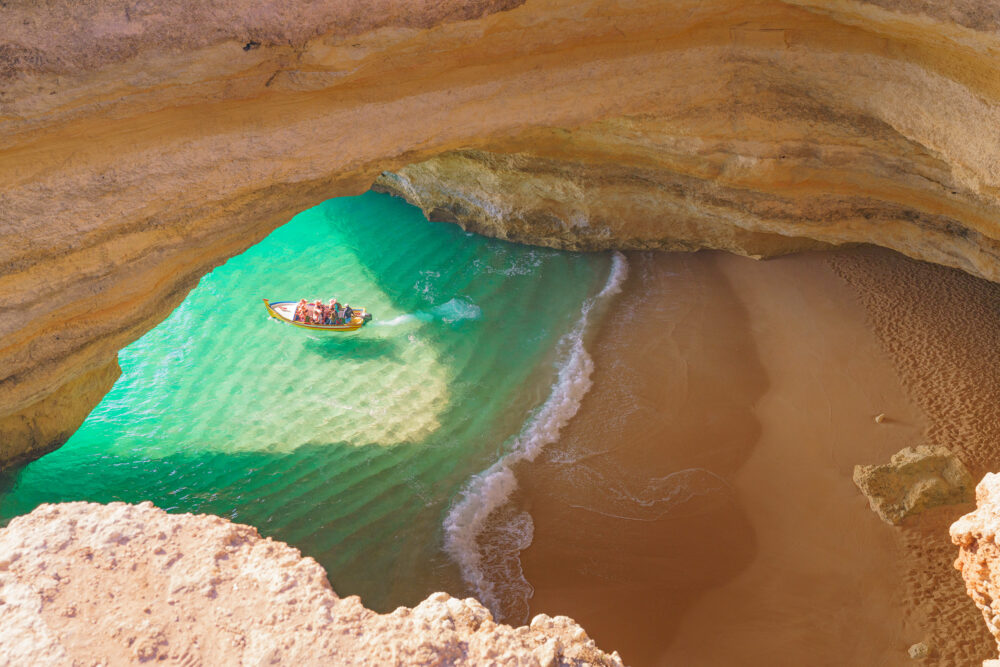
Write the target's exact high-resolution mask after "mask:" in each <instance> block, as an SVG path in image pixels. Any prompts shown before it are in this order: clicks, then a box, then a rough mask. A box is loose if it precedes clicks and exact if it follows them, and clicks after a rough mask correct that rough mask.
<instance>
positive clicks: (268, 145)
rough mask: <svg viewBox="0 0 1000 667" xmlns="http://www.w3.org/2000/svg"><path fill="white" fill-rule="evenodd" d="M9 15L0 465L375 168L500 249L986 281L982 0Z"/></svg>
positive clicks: (598, 2)
mask: <svg viewBox="0 0 1000 667" xmlns="http://www.w3.org/2000/svg"><path fill="white" fill-rule="evenodd" d="M2 12H3V17H4V20H3V22H2V27H0V221H2V225H0V443H3V444H2V447H0V465H3V464H4V463H9V462H10V461H13V460H16V459H19V458H23V457H25V456H34V455H37V454H39V453H41V452H43V451H45V450H46V449H49V448H51V447H53V446H57V445H58V444H59V443H60V442H61V441H63V440H64V439H65V437H66V435H67V433H69V432H71V431H72V429H73V428H74V427H75V425H76V424H77V423H78V422H79V420H80V419H81V415H83V414H85V413H86V411H87V410H89V409H90V408H91V407H92V406H93V405H94V404H95V403H96V402H97V401H98V400H99V399H100V397H101V396H102V395H103V393H104V391H105V390H106V388H107V384H108V381H109V378H111V377H112V376H113V375H114V372H115V371H114V363H115V353H116V352H117V350H119V349H120V348H121V347H122V346H124V345H126V344H127V343H129V342H130V341H132V340H134V339H135V338H136V337H138V336H140V335H141V334H142V333H143V332H145V331H147V330H148V329H149V328H150V327H152V326H154V325H155V324H156V323H157V322H159V321H160V320H162V319H163V318H164V317H165V316H166V315H167V314H168V313H169V312H170V310H171V309H172V308H174V307H175V306H176V305H177V303H179V301H180V300H181V299H182V298H183V296H184V295H185V294H186V293H187V291H189V290H190V289H191V288H192V286H193V285H194V284H195V283H196V282H197V280H198V279H199V277H200V276H202V275H204V273H205V272H207V271H208V270H210V269H211V268H212V267H214V266H216V265H218V264H219V263H221V262H223V261H225V259H226V258H228V257H230V256H232V255H233V254H235V253H238V252H240V251H242V250H243V249H245V248H246V247H248V246H249V245H251V244H253V243H255V242H256V241H257V240H259V239H260V238H261V237H262V236H263V235H265V234H267V233H268V232H269V231H270V230H271V229H273V228H274V227H275V226H277V225H279V224H281V223H282V222H283V221H284V220H287V219H288V218H289V217H290V216H291V215H292V214H294V213H295V212H297V211H299V210H302V209H303V208H306V207H308V206H310V205H313V204H316V203H318V202H319V201H321V200H323V199H324V198H327V197H331V196H337V195H344V194H353V193H358V192H361V191H363V190H364V189H365V188H367V187H368V186H369V185H370V184H371V183H372V182H373V181H374V180H375V179H376V178H377V177H378V176H379V174H380V173H382V172H385V171H388V172H391V173H395V174H397V175H398V179H397V183H399V184H400V185H399V187H398V188H397V191H399V192H400V193H404V194H408V195H409V196H412V197H413V199H414V201H417V202H418V203H419V204H420V205H421V206H423V207H424V208H425V209H426V210H428V211H429V212H437V213H436V215H437V216H438V217H444V218H449V219H455V220H459V221H462V222H464V223H465V224H467V225H469V226H471V227H474V228H476V229H478V230H480V231H485V232H488V233H493V234H496V235H498V236H504V237H509V238H516V239H518V240H523V241H530V242H541V243H547V244H550V245H560V246H564V247H579V248H604V247H664V248H684V249H694V248H698V247H721V248H725V249H728V250H732V251H736V252H743V253H745V254H751V255H771V254H776V253H781V252H788V251H792V250H798V249H801V248H805V247H816V246H817V245H824V244H826V245H828V244H842V243H854V242H861V241H865V242H872V243H877V244H880V245H885V246H887V247H891V248H895V249H897V250H900V251H902V252H904V253H906V254H909V255H911V256H914V257H920V258H924V259H929V260H931V261H935V262H941V263H944V264H948V265H951V266H958V267H961V268H963V269H965V270H967V271H970V272H972V273H975V274H977V275H981V276H985V277H987V278H990V279H993V280H996V279H1000V262H998V261H997V257H998V248H1000V247H998V242H997V239H998V236H1000V230H998V227H997V224H996V220H997V214H998V212H1000V205H998V187H1000V134H998V133H997V132H996V131H995V128H996V127H998V126H1000V107H998V101H1000V79H998V78H997V76H996V71H997V67H998V64H1000V5H998V4H997V2H996V1H995V0H989V1H988V2H980V3H971V2H960V3H930V2H925V1H924V0H878V1H877V2H874V1H866V0H835V1H833V2H830V1H825V2H817V1H816V0H785V1H777V0H775V1H763V0H762V1H755V2H742V1H737V0H711V1H710V2H705V1H702V0H677V1H675V2H669V3H665V2H659V1H654V0H639V1H636V2H605V1H603V0H572V1H571V0H529V1H528V2H525V3H523V4H519V2H518V0H482V1H480V2H459V1H458V0H446V1H444V2H416V3H414V2H409V1H405V2H404V1H403V0H380V1H379V2H375V3H363V2H355V1H352V0H343V1H342V2H337V3H327V2H315V1H313V0H294V1H293V2H280V3H279V2H274V1H267V2H250V1H249V0H226V2H224V3H222V4H219V3H215V4H213V5H212V6H211V8H207V9H206V8H205V7H204V6H203V5H202V4H201V3H196V2H191V1H190V0H165V1H164V2H158V3H155V5H154V4H145V3H133V2H128V1H126V0H89V1H88V2H84V3H80V2H76V1H73V2H71V1H70V0H52V2H48V3H46V4H45V5H38V4H37V3H30V2H24V1H23V0H22V1H18V0H15V1H14V2H8V3H6V4H5V5H4V7H3V8H2ZM406 165H415V166H413V167H410V168H409V169H405V168H404V167H406ZM87 378H89V379H87ZM69 403H71V404H69ZM54 405H59V406H60V407H59V409H58V410H50V409H49V408H50V407H51V406H54ZM46 406H48V407H46ZM51 415H55V416H51ZM58 415H63V416H61V417H60V416H58Z"/></svg>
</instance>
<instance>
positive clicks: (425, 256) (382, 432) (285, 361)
mask: <svg viewBox="0 0 1000 667" xmlns="http://www.w3.org/2000/svg"><path fill="white" fill-rule="evenodd" d="M621 261H622V260H620V258H619V259H614V258H612V257H611V256H609V255H581V254H574V253H566V252H559V251H554V250H547V249H540V248H529V247H525V246H517V245H514V244H509V243H504V242H501V241H495V240H489V239H484V238H481V237H477V236H473V235H471V234H466V233H465V232H463V231H462V230H461V229H459V228H458V227H456V226H454V225H444V224H434V223H428V222H426V221H425V220H424V219H423V217H422V215H421V214H420V212H419V211H418V210H417V209H415V208H413V207H410V206H408V205H407V204H405V203H403V202H401V201H399V200H395V199H392V198H390V197H388V196H386V195H378V194H374V193H368V194H366V195H363V196H360V197H353V198H342V199H336V200H330V201H328V202H325V203H324V204H322V205H320V206H317V207H316V208H313V209H310V210H309V211H306V212H304V213H302V214H300V215H298V216H296V217H295V218H294V219H293V220H292V221H291V222H289V223H288V224H286V225H285V226H283V227H281V228H280V229H278V230H276V231H275V232H274V233H273V234H271V235H270V236H269V237H268V238H267V239H265V240H264V241H263V242H261V243H260V244H258V245H256V246H254V247H253V248H251V249H250V250H248V251H247V252H246V253H244V254H242V255H240V256H238V257H235V258H233V259H231V260H230V261H229V262H228V263H226V264H225V265H224V266H222V267H219V268H218V269H216V270H215V271H213V272H212V273H210V274H209V275H207V276H205V277H204V278H203V279H202V281H201V283H200V284H199V286H198V287H197V288H196V289H195V290H194V291H192V292H191V294H190V295H189V296H188V298H187V299H186V300H185V301H184V303H183V304H182V305H181V306H180V307H179V308H178V309H177V310H176V311H175V312H174V313H173V314H171V315H170V317H168V318H167V319H166V320H165V321H164V322H163V323H161V324H160V325H159V326H158V327H156V328H155V329H154V330H152V331H150V332H149V333H148V334H147V335H146V336H144V337H143V338H141V339H140V340H138V341H136V342H135V343H134V344H132V345H130V346H129V347H128V348H126V349H124V350H122V352H121V353H120V355H119V361H120V364H121V367H122V377H121V378H120V380H119V381H118V382H117V383H116V384H115V386H114V388H113V389H112V391H111V392H110V393H109V394H108V395H107V396H106V397H105V399H104V401H103V402H102V403H101V404H100V405H99V406H98V407H97V408H95V409H94V411H93V412H92V413H91V415H90V416H89V417H88V419H87V421H86V422H85V423H84V425H83V426H82V427H81V428H80V429H79V431H77V433H76V434H75V435H74V436H73V437H72V438H71V439H70V441H69V442H68V443H67V444H66V445H64V446H63V447H62V448H61V449H59V450H57V451H56V452H54V453H52V454H49V455H47V456H45V457H43V458H42V459H40V460H38V461H35V462H33V463H31V464H28V465H27V466H25V467H23V468H21V469H19V470H17V471H14V472H11V473H7V474H6V478H5V479H2V480H0V490H2V495H0V519H2V520H3V521H4V522H6V521H8V520H9V519H10V518H11V517H13V516H16V515H19V514H23V513H27V512H29V511H31V510H32V509H33V508H34V507H35V506H37V505H38V504H39V503H42V502H63V501H71V500H91V501H97V502H109V501H114V500H121V501H126V502H139V501H142V500H152V501H153V502H154V503H155V504H156V505H158V506H160V507H163V508H165V509H168V510H169V511H174V512H209V513H214V514H219V515H222V516H226V517H229V518H231V519H233V520H235V521H239V522H243V523H249V524H251V525H254V526H256V527H258V529H259V530H260V531H261V533H263V534H264V535H269V536H273V537H275V538H277V539H281V540H285V541H287V542H289V543H291V544H293V545H295V546H296V547H298V548H300V549H301V550H302V551H303V552H304V553H305V554H307V555H310V556H313V557H315V558H316V559H317V560H319V561H320V562H321V563H322V564H323V565H324V566H325V567H326V568H327V571H328V572H329V574H330V579H331V582H332V583H333V585H334V588H335V589H336V590H337V591H338V593H340V594H342V595H347V594H355V593H356V594H360V595H362V596H363V598H364V600H365V603H366V604H367V605H368V606H370V607H373V608H375V609H380V610H388V609H391V608H393V607H395V606H396V605H399V604H413V603H415V602H416V601H418V600H419V599H421V598H422V597H424V596H425V595H427V594H428V593H429V592H432V591H434V590H447V591H450V592H453V593H456V594H466V593H469V592H473V591H470V590H469V588H468V587H467V586H466V585H464V584H463V583H462V574H463V572H462V570H460V569H459V567H458V566H457V565H456V561H457V562H459V563H461V562H463V556H462V553H461V551H460V548H461V547H459V546H456V544H455V543H454V538H452V540H451V542H450V547H449V551H448V552H446V551H445V541H446V535H445V529H444V525H445V523H446V521H448V520H449V519H450V520H451V524H454V522H455V518H454V515H455V508H454V507H453V506H459V507H467V506H468V503H470V502H472V503H473V504H474V503H475V502H476V498H475V489H473V488H472V487H470V486H469V484H470V482H469V480H470V479H476V478H475V477H474V476H475V475H476V474H477V473H479V472H480V471H483V470H486V469H488V468H490V466H491V465H494V464H495V462H496V461H498V460H499V459H501V458H503V457H504V456H505V455H507V454H510V453H513V455H514V456H518V455H519V454H518V452H520V451H521V450H522V449H523V448H524V445H525V442H526V441H527V440H526V438H527V439H530V438H531V437H533V436H532V434H533V433H534V432H536V431H538V430H539V429H542V430H543V431H544V430H545V428H548V427H547V426H546V425H547V424H549V421H548V420H550V417H551V418H557V419H561V418H562V417H560V415H563V414H564V413H565V410H564V409H562V408H565V407H566V406H565V405H563V404H564V403H565V401H566V400H570V401H571V400H572V396H570V397H569V398H568V399H567V398H566V397H565V396H563V395H562V393H560V392H564V391H568V390H573V391H575V389H573V387H576V386H577V385H576V384H573V382H570V384H567V382H566V381H567V377H566V376H567V374H569V375H572V376H573V377H572V378H569V379H570V380H573V379H574V378H575V380H574V382H575V381H578V380H579V379H580V376H579V373H578V372H577V370H579V369H576V368H575V366H573V365H574V364H577V365H579V362H580V359H579V354H578V353H577V348H580V345H582V343H581V341H582V339H583V336H584V334H585V333H586V330H587V328H588V326H590V324H591V322H590V320H591V319H593V317H595V316H594V315H591V314H589V311H590V310H592V309H593V306H594V304H595V303H596V302H595V296H596V295H598V294H599V293H600V292H601V290H607V288H608V285H609V277H610V276H612V275H613V271H612V263H613V262H619V263H620V262H621ZM262 297H268V298H270V299H272V300H288V299H297V298H300V297H307V298H323V299H329V298H331V297H337V298H338V299H339V300H340V301H341V302H345V301H346V302H350V303H351V304H353V305H355V306H365V307H367V308H368V310H369V312H372V313H374V315H375V320H374V321H373V322H372V323H371V324H370V325H368V326H366V327H365V328H364V329H363V330H362V331H361V332H359V333H357V334H326V335H317V334H312V333H309V332H304V331H301V330H297V329H294V328H292V327H290V326H287V325H284V324H281V323H279V322H276V321H272V320H269V319H268V317H267V315H266V312H265V310H264V308H263V306H262V303H261V298H262ZM581 349H582V348H581ZM574 354H576V356H574ZM567 368H570V370H571V371H572V372H570V371H567V370H566V369H567ZM583 370H584V371H586V370H587V369H586V368H584V369H583ZM560 371H562V373H560ZM587 373H588V374H589V371H588V372H587ZM584 379H586V378H584ZM577 384H578V382H577ZM584 390H585V389H584ZM556 404H558V405H556ZM559 406H562V408H560V409H559V410H556V412H558V413H559V414H556V415H551V414H550V413H552V412H553V410H555V409H556V408H559ZM574 411H575V408H574ZM526 425H527V426H526ZM556 426H558V424H556ZM532 429H534V431H533V430H532ZM519 434H520V436H519ZM532 442H534V441H532ZM463 489H465V493H462V490H463ZM463 503H464V505H463ZM450 510H451V516H450V515H449V511H450ZM465 529H466V530H475V529H476V527H475V526H467V527H466V528H465ZM455 530H456V529H455V528H454V526H452V527H451V528H450V529H449V531H450V532H449V534H454V533H455ZM458 530H459V532H461V528H459V529H458ZM459 541H461V540H459ZM465 543H466V544H467V546H468V547H469V548H475V546H474V540H471V541H470V540H466V541H465ZM449 553H450V555H449ZM470 559H471V560H470ZM465 560H466V561H469V562H472V563H473V564H474V563H475V562H476V558H475V557H474V556H470V557H468V558H466V559H465ZM463 569H464V570H465V572H464V574H465V578H466V579H467V580H471V579H470V571H469V568H468V567H467V566H466V565H463ZM473 574H474V573H473Z"/></svg>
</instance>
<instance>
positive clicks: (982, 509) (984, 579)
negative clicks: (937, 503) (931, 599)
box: [951, 473, 1000, 664]
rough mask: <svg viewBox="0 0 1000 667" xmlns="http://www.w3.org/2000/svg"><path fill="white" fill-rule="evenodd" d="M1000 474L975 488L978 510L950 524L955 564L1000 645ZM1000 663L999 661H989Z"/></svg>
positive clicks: (989, 475) (988, 478)
mask: <svg viewBox="0 0 1000 667" xmlns="http://www.w3.org/2000/svg"><path fill="white" fill-rule="evenodd" d="M998 531H1000V475H997V474H994V473H990V474H988V475H986V476H985V477H984V478H983V480H982V481H981V482H980V483H979V486H977V487H976V511H975V512H971V513H969V514H966V515H965V516H963V517H962V518H961V519H959V520H958V521H956V522H955V523H953V524H952V526H951V541H952V542H954V543H955V544H956V545H957V546H958V547H959V552H958V560H956V561H955V567H956V568H958V569H959V570H960V571H961V572H962V577H963V578H964V579H965V589H966V591H967V592H968V593H969V596H970V597H971V598H972V599H973V600H974V601H975V603H976V606H977V607H979V610H980V611H981V612H982V613H983V619H985V621H986V627H987V628H989V630H990V633H992V635H993V637H994V638H995V639H996V641H997V647H998V648H1000V544H998V543H997V533H998ZM988 662H989V663H996V664H1000V661H988Z"/></svg>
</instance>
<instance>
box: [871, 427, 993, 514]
mask: <svg viewBox="0 0 1000 667" xmlns="http://www.w3.org/2000/svg"><path fill="white" fill-rule="evenodd" d="M854 483H855V484H857V485H858V488H859V489H861V492H862V493H864V494H865V495H866V496H867V497H868V502H869V503H870V504H871V508H872V510H873V511H874V512H875V513H876V514H878V515H879V517H880V518H881V519H882V520H883V521H885V522H886V523H889V524H892V525H899V524H900V523H902V521H903V519H905V518H906V517H908V516H912V515H914V514H919V513H920V512H923V511H925V510H928V509H930V508H932V507H941V506H944V505H959V504H962V503H971V502H972V501H973V499H974V497H975V492H974V489H975V484H974V482H973V481H972V475H970V474H969V471H968V469H966V467H965V465H964V464H963V463H962V462H961V461H959V460H958V458H956V457H955V455H954V454H952V453H951V452H950V451H949V450H948V449H947V448H945V447H927V446H920V447H907V448H905V449H903V450H901V451H899V452H897V453H896V454H893V456H892V458H891V459H889V463H887V464H883V465H867V466H866V465H858V466H854Z"/></svg>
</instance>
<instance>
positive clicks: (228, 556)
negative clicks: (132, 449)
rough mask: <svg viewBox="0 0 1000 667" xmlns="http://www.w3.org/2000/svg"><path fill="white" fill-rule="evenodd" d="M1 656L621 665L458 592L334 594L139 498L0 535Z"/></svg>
mask: <svg viewBox="0 0 1000 667" xmlns="http://www.w3.org/2000/svg"><path fill="white" fill-rule="evenodd" d="M0 646H2V647H3V649H2V655H0V662H3V661H6V662H5V664H12V665H39V666H41V665H71V664H73V665H75V664H109V665H127V664H139V663H146V662H159V661H169V662H170V664H204V665H258V664H288V665H332V664H340V665H393V664H398V665H445V664H447V665H484V664H497V665H525V666H527V665H536V666H538V665H546V666H548V665H580V666H582V665H609V666H610V665H621V664H622V663H621V660H620V659H619V658H618V655H617V654H611V655H608V654H605V653H604V652H602V651H601V650H599V649H598V648H597V647H596V646H595V645H594V642H593V641H592V640H591V639H589V638H588V637H587V633H586V632H585V631H584V630H583V629H582V628H581V627H580V626H578V625H577V624H576V623H574V622H573V621H572V620H571V619H569V618H566V617H563V616H559V617H556V618H550V617H548V616H544V615H539V616H537V617H535V619H534V620H533V621H532V622H531V626H530V627H520V628H512V627H510V626H508V625H502V624H498V623H495V622H494V621H493V618H492V616H491V615H490V613H489V611H487V610H486V608H485V607H483V606H482V605H481V604H479V603H478V602H477V601H475V600H473V599H471V598H469V599H465V600H459V599H456V598H452V597H450V596H449V595H447V594H445V593H435V594H434V595H431V596H430V597H429V598H427V599H426V600H424V601H423V602H421V603H420V604H419V605H417V606H416V607H414V608H413V609H408V608H406V607H400V608H398V609H396V610H395V611H393V612H392V613H389V614H377V613H375V612H373V611H370V610H368V609H366V608H365V607H364V606H363V605H362V603H361V601H360V599H359V598H358V597H356V596H351V597H347V598H339V597H338V596H337V595H336V593H334V591H333V590H332V589H331V587H330V584H329V583H328V581H327V578H326V573H325V572H324V571H323V568H322V567H320V566H319V564H318V563H316V561H314V560H313V559H312V558H303V557H302V555H301V554H300V553H299V551H298V550H297V549H293V548H292V547H290V546H288V545H287V544H284V543H282V542H276V541H273V540H271V539H264V538H262V537H260V535H259V534H258V533H257V531H256V530H255V529H254V528H252V527H250V526H244V525H240V524H234V523H230V522H229V521H226V520H225V519H221V518H219V517H215V516H207V515H200V516H194V515H190V514H167V513H166V512H164V511H162V510H160V509H157V508H155V507H153V505H152V504H151V503H143V504H140V505H126V504H124V503H111V504H110V505H98V504H94V503H82V502H78V503H66V504H61V505H42V506H40V507H39V508H37V509H36V510H35V511H33V512H32V513H31V514H28V515H26V516H22V517H18V518H16V519H14V520H13V521H11V523H10V525H9V526H7V527H6V528H4V529H2V530H0Z"/></svg>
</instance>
